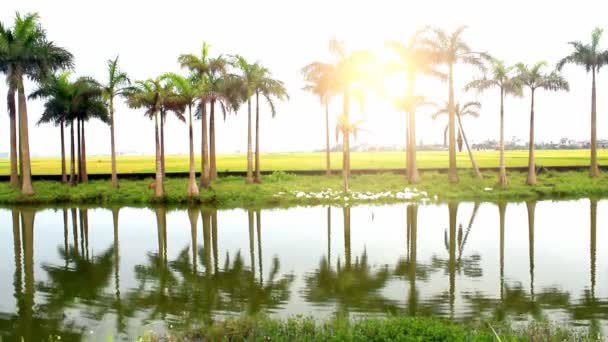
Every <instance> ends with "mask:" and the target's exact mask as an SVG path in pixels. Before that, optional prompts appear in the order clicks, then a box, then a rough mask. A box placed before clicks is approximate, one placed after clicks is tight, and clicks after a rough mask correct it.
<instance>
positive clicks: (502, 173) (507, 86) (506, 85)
mask: <svg viewBox="0 0 608 342" xmlns="http://www.w3.org/2000/svg"><path fill="white" fill-rule="evenodd" d="M490 63H491V64H490V72H491V77H492V78H487V77H485V76H484V77H483V78H480V79H475V80H473V81H471V82H470V83H469V84H467V85H466V86H465V90H469V89H476V90H477V91H478V92H482V91H484V90H488V89H491V88H498V89H499V90H500V165H499V168H500V170H499V176H498V185H499V186H501V187H505V186H507V170H506V166H505V127H504V123H505V108H504V100H505V97H506V96H507V95H513V96H521V95H522V88H521V83H520V80H519V79H518V78H517V77H516V76H513V75H512V74H513V69H514V67H512V66H511V67H508V66H506V65H505V63H504V62H503V61H500V60H497V59H492V60H491V62H490Z"/></svg>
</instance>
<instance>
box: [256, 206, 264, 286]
mask: <svg viewBox="0 0 608 342" xmlns="http://www.w3.org/2000/svg"><path fill="white" fill-rule="evenodd" d="M255 227H256V233H257V235H258V273H259V275H260V285H263V284H264V270H263V268H262V267H263V264H262V262H263V260H262V211H261V210H260V209H257V210H256V211H255Z"/></svg>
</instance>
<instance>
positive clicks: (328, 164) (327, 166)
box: [324, 98, 331, 176]
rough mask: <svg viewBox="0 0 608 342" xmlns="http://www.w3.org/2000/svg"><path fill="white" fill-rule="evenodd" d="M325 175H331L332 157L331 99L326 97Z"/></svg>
mask: <svg viewBox="0 0 608 342" xmlns="http://www.w3.org/2000/svg"><path fill="white" fill-rule="evenodd" d="M324 102H325V175H327V176H330V175H331V158H330V154H329V99H327V98H326V99H325V101H324Z"/></svg>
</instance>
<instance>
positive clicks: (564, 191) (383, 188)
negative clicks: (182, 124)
mask: <svg viewBox="0 0 608 342" xmlns="http://www.w3.org/2000/svg"><path fill="white" fill-rule="evenodd" d="M484 176H485V178H484V179H483V180H477V179H474V178H473V177H472V176H471V174H470V172H466V171H462V172H461V173H460V177H461V179H460V183H459V184H455V185H454V184H450V183H448V181H447V176H446V175H445V174H441V173H436V172H428V173H423V175H422V179H423V180H422V182H421V183H420V184H417V185H415V186H411V185H408V184H407V182H406V181H405V178H404V176H402V175H396V174H390V173H385V174H379V175H359V176H353V177H352V182H351V189H352V191H351V193H349V194H343V193H342V192H341V191H340V189H341V177H340V176H331V177H327V176H296V175H293V174H286V173H283V172H276V173H274V174H272V175H269V176H266V177H265V178H264V181H263V183H262V184H259V185H246V184H245V183H244V180H243V178H240V177H226V178H220V179H218V180H217V181H215V182H213V183H212V188H211V189H210V190H205V191H202V192H201V194H200V196H199V197H198V198H195V199H194V200H190V199H189V198H188V197H187V196H186V184H187V179H185V178H170V179H167V181H166V183H165V190H166V196H165V197H164V198H162V199H160V200H157V199H155V198H154V197H153V190H152V189H150V188H149V185H150V183H151V182H152V179H146V180H123V181H121V183H120V184H121V187H120V189H118V190H115V189H112V188H111V187H110V182H109V181H105V180H103V181H102V180H99V181H90V182H89V183H86V184H80V185H78V186H75V187H70V186H67V185H64V184H61V183H60V182H56V181H38V182H35V183H34V187H35V189H36V195H34V196H23V195H21V193H20V191H19V190H18V189H15V188H12V187H11V186H10V185H8V183H6V182H5V183H2V184H0V204H5V205H9V204H41V205H43V204H61V203H66V204H93V205H110V204H116V205H134V206H135V205H148V204H154V203H158V202H160V203H167V204H174V205H186V204H190V203H197V204H199V203H202V204H209V205H214V206H218V207H243V206H259V207H265V206H290V205H314V204H327V203H331V204H338V205H341V204H345V203H349V204H350V203H367V202H376V203H391V202H403V201H421V202H427V201H429V202H437V201H439V202H441V201H448V200H471V201H475V200H479V201H498V200H531V199H558V198H576V197H604V196H607V195H608V173H602V175H601V176H600V177H599V178H596V179H590V178H589V177H588V176H587V172H584V171H572V172H555V171H547V172H542V173H541V174H540V175H539V179H538V180H539V184H538V185H536V186H527V185H525V178H526V174H525V173H520V172H512V173H510V174H509V186H508V187H507V188H505V189H499V188H496V187H495V184H496V179H497V175H496V174H492V173H486V174H484Z"/></svg>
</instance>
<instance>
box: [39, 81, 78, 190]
mask: <svg viewBox="0 0 608 342" xmlns="http://www.w3.org/2000/svg"><path fill="white" fill-rule="evenodd" d="M72 88H73V87H72V83H71V82H70V74H69V73H67V72H63V73H61V74H59V75H53V76H52V77H51V78H49V79H48V80H46V81H45V82H44V83H42V84H41V85H40V87H39V88H38V89H36V90H34V92H32V93H31V94H30V96H29V99H37V98H46V99H48V100H47V102H46V103H45V104H44V111H43V112H42V116H41V117H40V119H39V120H38V123H37V125H40V124H46V123H53V124H54V125H56V126H59V127H60V134H61V136H60V137H61V182H62V183H67V181H68V179H67V173H66V165H65V138H64V137H65V135H64V126H65V125H66V124H67V121H66V119H67V118H68V114H69V111H70V101H71V95H72Z"/></svg>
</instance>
